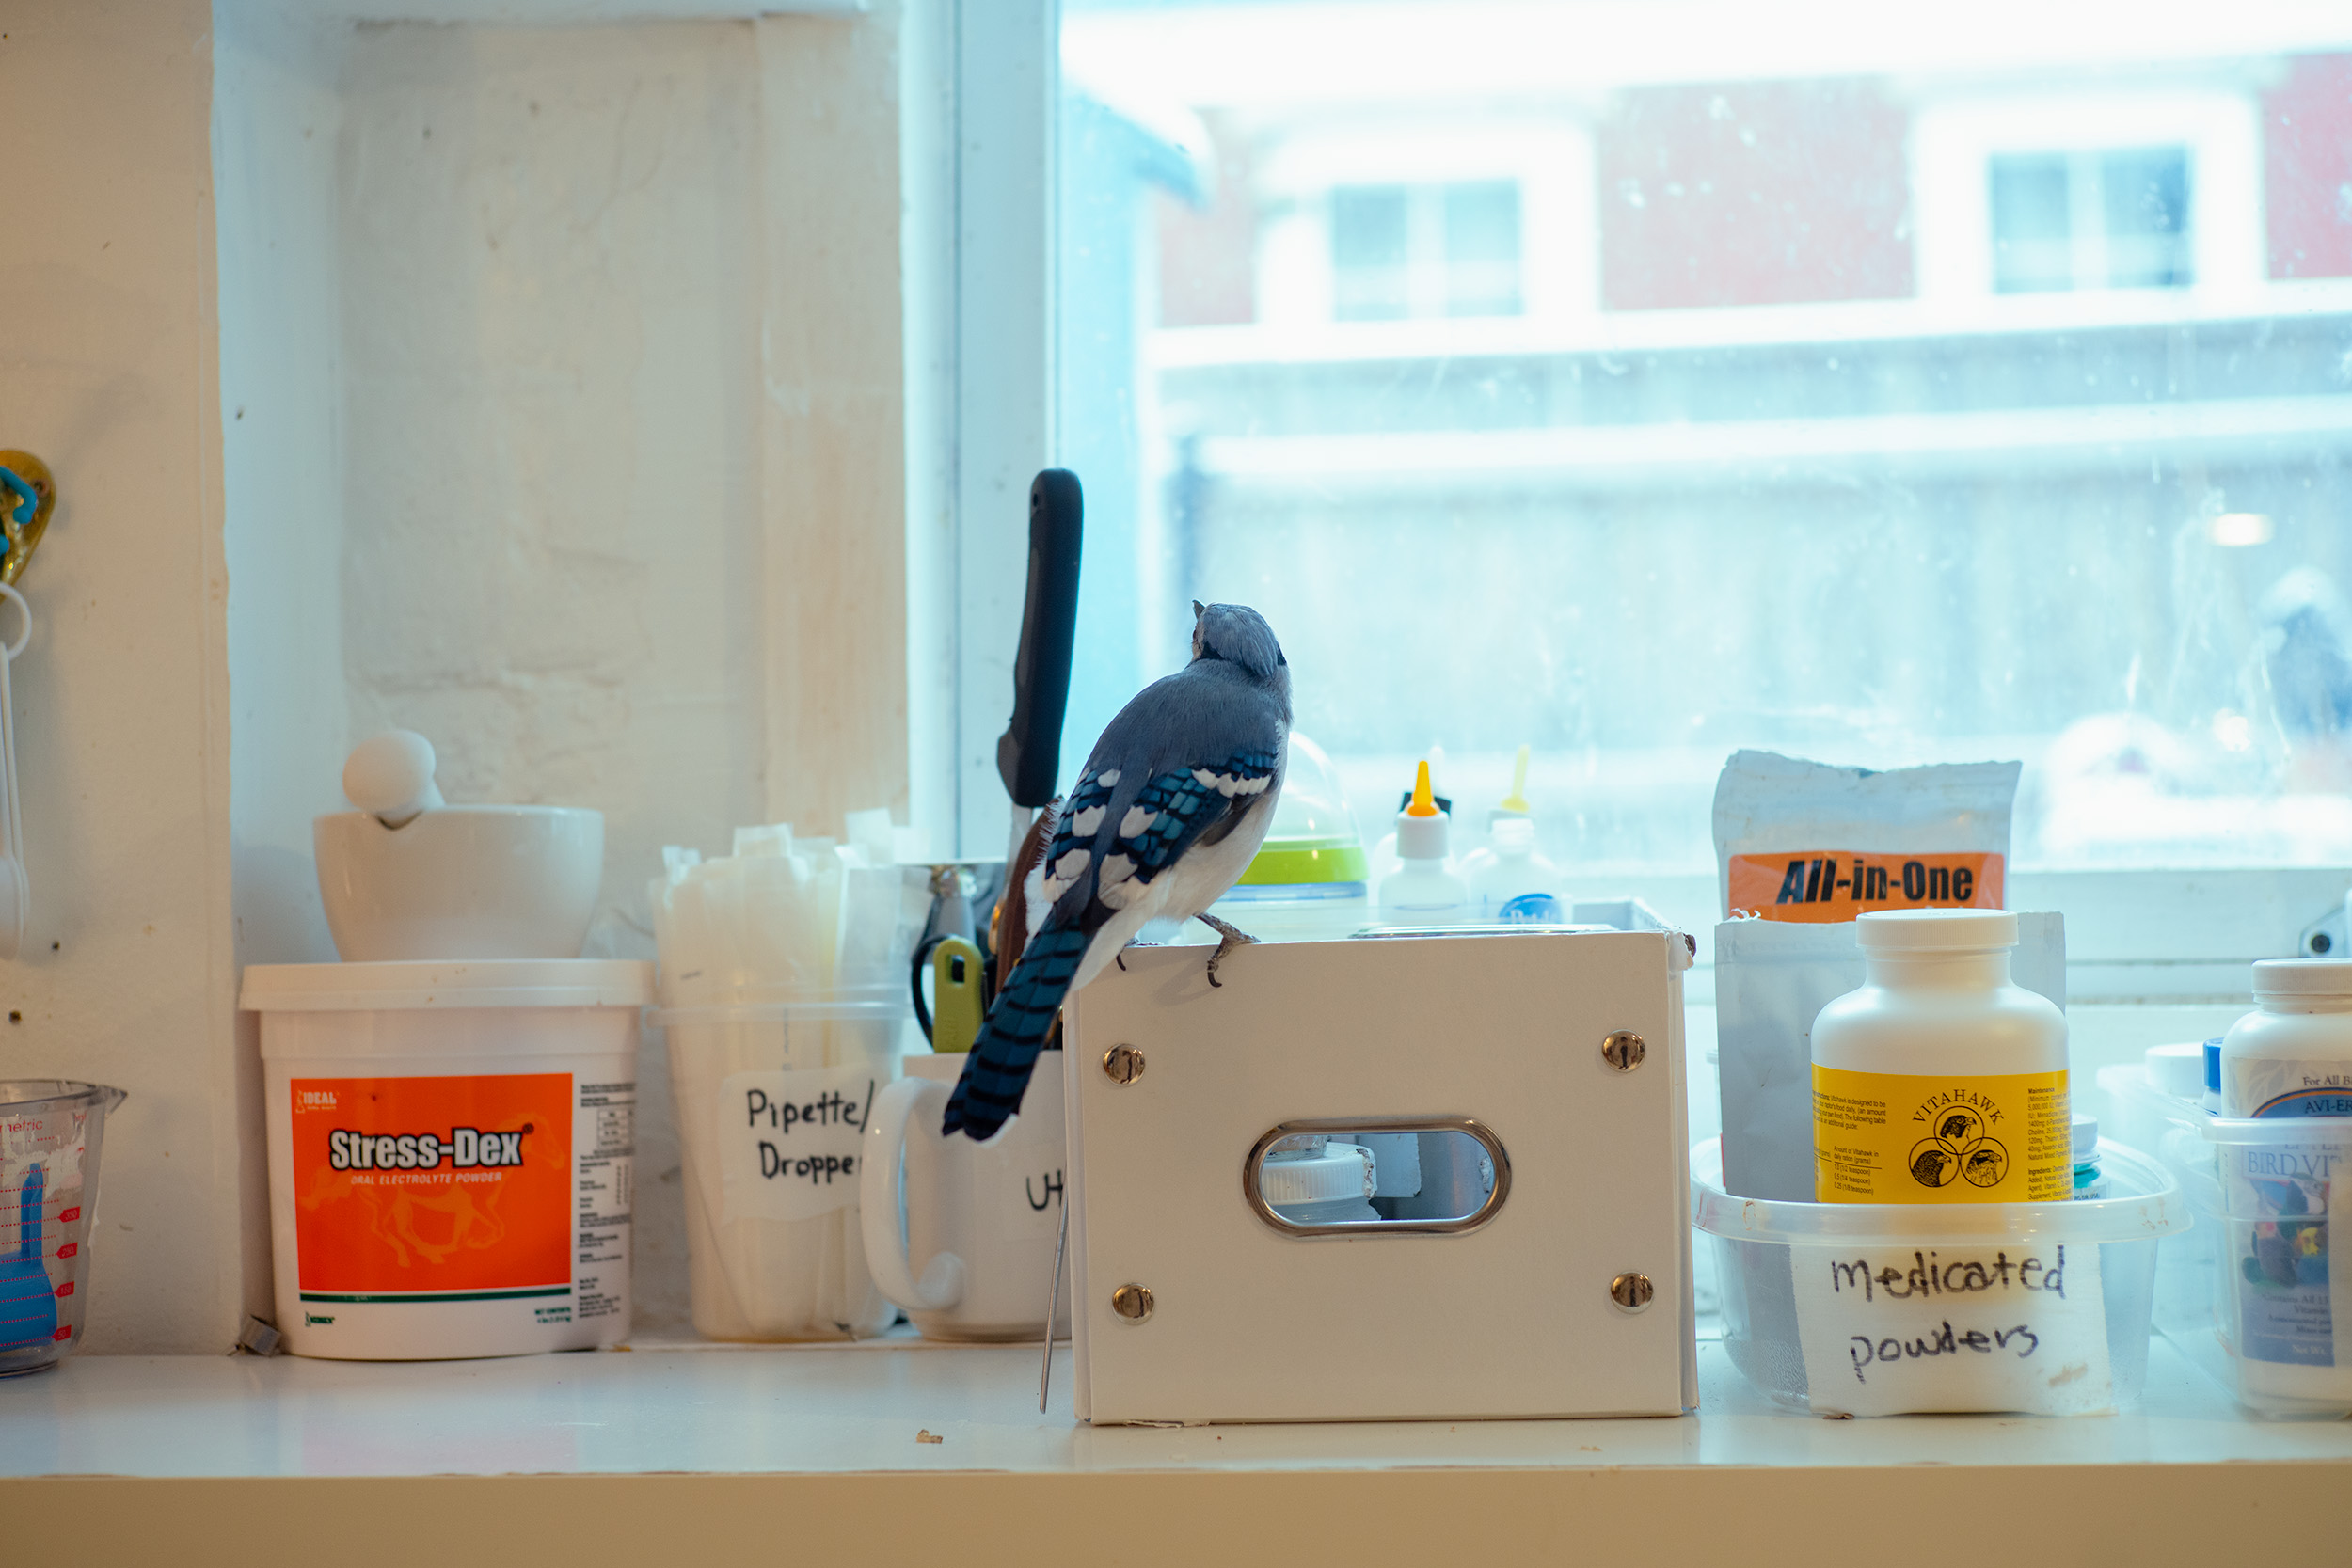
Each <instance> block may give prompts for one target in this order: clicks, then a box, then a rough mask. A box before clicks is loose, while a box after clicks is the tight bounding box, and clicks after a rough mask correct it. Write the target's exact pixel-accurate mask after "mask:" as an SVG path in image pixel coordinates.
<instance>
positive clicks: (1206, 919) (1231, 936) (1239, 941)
mask: <svg viewBox="0 0 2352 1568" xmlns="http://www.w3.org/2000/svg"><path fill="white" fill-rule="evenodd" d="M1198 918H1199V920H1200V924H1201V925H1203V926H1206V927H1208V928H1209V929H1210V930H1212V931H1215V932H1216V952H1214V953H1212V954H1210V955H1209V984H1211V985H1213V986H1216V987H1218V988H1220V989H1222V988H1223V986H1224V984H1225V982H1224V981H1222V980H1220V979H1218V978H1217V977H1216V966H1217V965H1218V964H1220V963H1223V962H1224V961H1225V955H1226V954H1228V953H1231V952H1232V950H1233V949H1234V948H1236V947H1254V946H1256V945H1257V943H1258V939H1257V938H1256V937H1253V936H1251V935H1250V934H1249V933H1248V931H1245V930H1243V929H1241V928H1240V927H1236V926H1228V925H1227V924H1226V923H1225V922H1224V921H1222V920H1219V919H1218V918H1217V917H1216V916H1215V915H1213V914H1204V915H1200V916H1199V917H1198Z"/></svg>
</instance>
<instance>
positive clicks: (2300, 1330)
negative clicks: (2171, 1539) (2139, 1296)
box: [2221, 958, 2352, 1402]
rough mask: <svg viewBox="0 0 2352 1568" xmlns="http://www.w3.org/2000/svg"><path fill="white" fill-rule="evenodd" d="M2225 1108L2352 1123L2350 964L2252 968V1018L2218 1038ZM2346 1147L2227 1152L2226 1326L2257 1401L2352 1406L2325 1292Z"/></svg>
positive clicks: (2229, 1112) (2290, 1144) (2239, 1147)
mask: <svg viewBox="0 0 2352 1568" xmlns="http://www.w3.org/2000/svg"><path fill="white" fill-rule="evenodd" d="M2221 1106H2222V1115H2224V1116H2229V1117H2255V1118H2260V1119H2270V1118H2274V1117H2352V962H2343V961H2339V960H2329V959H2325V958H2278V959H2269V960H2265V961H2264V962H2262V963H2258V964H2256V965H2255V966H2254V1010H2253V1011H2252V1012H2250V1013H2248V1014H2247V1015H2246V1016H2245V1017H2243V1018H2241V1019H2239V1020H2238V1021H2237V1022H2235V1023H2233V1024H2232V1025H2231V1026H2230V1032H2229V1034H2227V1035H2226V1036H2224V1037H2222V1041H2221ZM2342 1147H2343V1146H2342V1145H2341V1144H2338V1143H2335V1142H2323V1141H2320V1140H2316V1139H2314V1140H2312V1141H2311V1142H2308V1143H2298V1142H2294V1141H2291V1140H2287V1139H2283V1138H2282V1139H2281V1140H2280V1142H2277V1143H2265V1144H2234V1145H2230V1146H2226V1147H2225V1148H2224V1150H2223V1156H2222V1159H2223V1164H2222V1171H2223V1182H2222V1185H2223V1187H2224V1189H2225V1190H2226V1194H2227V1198H2228V1202H2229V1207H2230V1212H2231V1215H2232V1218H2231V1221H2230V1223H2229V1226H2228V1232H2229V1234H2228V1243H2229V1246H2230V1253H2229V1255H2228V1257H2227V1259H2225V1263H2224V1266H2225V1267H2226V1268H2227V1269H2228V1271H2229V1273H2228V1275H2227V1276H2226V1277H2227V1278H2228V1279H2229V1280H2230V1281H2231V1283H2232V1284H2233V1286H2234V1291H2233V1295H2234V1297H2235V1309H2234V1312H2233V1313H2231V1314H2230V1318H2231V1321H2230V1323H2229V1324H2228V1326H2229V1327H2230V1329H2231V1331H2232V1333H2231V1338H2232V1340H2233V1344H2234V1345H2235V1348H2236V1351H2237V1354H2238V1375H2239V1378H2240V1380H2241V1381H2242V1382H2243V1384H2244V1386H2245V1390H2246V1392H2248V1393H2249V1394H2263V1395H2268V1396H2271V1397H2273V1398H2278V1399H2283V1400H2290V1401H2292V1400H2296V1399H2310V1400H2317V1401H2326V1402H2342V1401H2343V1400H2344V1399H2346V1398H2352V1347H2346V1349H2345V1350H2344V1351H2343V1352H2339V1350H2338V1348H2337V1345H2336V1332H2335V1323H2336V1317H2337V1308H2336V1307H2335V1305H2334V1300H2333V1294H2332V1291H2331V1290H2330V1287H2329V1283H2328V1281H2329V1275H2330V1270H2329V1268H2328V1263H2329V1253H2330V1250H2331V1249H2330V1247H2329V1245H2328V1240H2329V1231H2330V1228H2331V1227H2329V1225H2328V1214H2329V1207H2330V1190H2331V1188H2332V1186H2333V1180H2332V1178H2333V1176H2334V1172H2333V1169H2332V1166H2333V1164H2334V1159H2335V1154H2336V1151H2337V1150H2338V1149H2339V1148H2342ZM2346 1196H2352V1193H2347V1195H2346ZM2346 1305H2347V1307H2352V1303H2347V1304H2346ZM2227 1310H2228V1309H2227V1308H2225V1311H2227Z"/></svg>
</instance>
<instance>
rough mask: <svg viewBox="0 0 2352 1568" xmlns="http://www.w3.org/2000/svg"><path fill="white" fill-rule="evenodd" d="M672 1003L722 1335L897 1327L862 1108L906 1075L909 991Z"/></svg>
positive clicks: (707, 1326)
mask: <svg viewBox="0 0 2352 1568" xmlns="http://www.w3.org/2000/svg"><path fill="white" fill-rule="evenodd" d="M780 994H784V993H782V992H772V991H771V992H770V993H768V998H765V999H761V1000H747V1001H742V1002H739V1003H736V1004H734V1005H729V1006H678V1007H667V1008H662V1009H660V1010H658V1011H657V1012H655V1013H654V1015H653V1022H656V1023H659V1024H660V1025H661V1026H662V1027H663V1028H664V1029H665V1030H666V1031H667V1032H668V1035H669V1042H670V1083H671V1085H672V1087H673V1089H674V1090H675V1096H676V1101H677V1117H678V1131H679V1136H680V1141H681V1143H682V1144H683V1145H684V1152H685V1164H686V1251H687V1280H688V1289H689V1293H690V1296H691V1301H692V1306H693V1316H694V1328H695V1330H696V1332H698V1333H700V1334H703V1335H705V1336H706V1337H707V1338H713V1339H737V1340H808V1339H844V1338H850V1339H863V1338H870V1337H872V1336H874V1335H877V1334H880V1333H881V1332H882V1330H883V1329H885V1328H887V1327H889V1326H890V1324H891V1323H892V1321H893V1320H894V1319H895V1318H896V1317H897V1315H898V1312H897V1308H895V1307H892V1306H891V1304H890V1303H889V1301H888V1300H886V1299H885V1298H884V1297H883V1295H882V1291H881V1289H880V1288H879V1287H877V1286H876V1284H875V1283H874V1277H873V1275H872V1273H871V1272H870V1271H869V1270H868V1268H867V1266H866V1239H865V1233H864V1228H863V1226H862V1224H861V1222H860V1219H859V1215H858V1188H859V1174H860V1173H859V1171H858V1169H857V1165H856V1162H857V1161H858V1160H860V1159H862V1158H863V1157H864V1151H863V1148H862V1138H863V1134H864V1132H865V1127H866V1113H867V1111H868V1110H869V1109H870V1108H871V1106H872V1104H873V1101H874V1097H875V1096H876V1095H877V1094H878V1093H879V1092H880V1090H881V1088H882V1085H885V1084H888V1083H889V1082H890V1081H891V1080H893V1079H895V1078H897V1077H898V1072H899V1068H898V1062H899V1057H900V1054H901V1053H902V1052H903V1051H904V1050H905V1048H906V1045H907V1043H908V1041H907V1038H906V1034H907V1031H908V1030H909V1029H911V1028H912V1026H913V1022H914V1012H913V1009H912V1007H911V1006H910V1004H909V1002H908V998H907V992H906V989H905V987H904V986H903V984H897V985H888V986H880V985H877V986H871V987H866V988H864V989H862V990H841V991H837V992H834V993H833V994H832V995H830V996H823V995H815V994H809V993H801V995H800V997H799V999H798V1000H794V1001H776V1000H772V997H774V996H776V995H780Z"/></svg>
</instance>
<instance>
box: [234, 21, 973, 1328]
mask: <svg viewBox="0 0 2352 1568" xmlns="http://www.w3.org/2000/svg"><path fill="white" fill-rule="evenodd" d="M221 9H222V24H221V39H220V63H219V69H220V72H221V75H220V84H221V86H220V98H219V111H218V114H217V117H216V119H217V141H218V146H219V157H220V160H221V165H222V192H221V254H222V262H221V267H222V273H223V276H224V277H226V278H228V279H229V280H230V281H229V285H228V287H227V288H226V289H225V290H224V294H223V303H222V324H221V331H222V336H223V356H224V357H223V364H224V372H223V373H224V386H225V387H226V388H228V389H229V400H230V404H233V405H235V406H238V407H242V408H244V409H245V418H244V419H242V420H239V419H237V418H236V417H235V415H234V414H233V413H232V414H231V416H230V424H229V427H228V429H229V435H228V444H229V454H230V473H229V536H230V552H231V559H232V563H233V565H234V567H235V574H234V578H233V581H232V594H231V600H230V631H231V655H232V658H231V663H232V671H233V674H234V680H235V686H234V690H235V694H236V699H237V706H236V712H237V725H238V727H237V729H236V731H235V746H236V769H235V772H236V780H237V790H236V794H235V801H234V808H233V813H234V817H235V822H236V828H237V845H238V859H237V865H238V886H237V898H238V913H239V917H240V918H239V930H240V934H241V942H240V953H239V958H240V960H241V961H271V960H277V961H310V960H326V959H331V958H332V957H333V951H332V947H331V944H330V943H329V942H327V940H326V933H325V930H324V923H323V920H322V919H321V918H320V917H319V914H318V911H317V896H316V889H315V882H314V880H313V872H312V869H311V864H310V856H309V843H310V817H311V816H312V815H314V814H315V813H318V812H321V811H330V810H337V809H341V808H342V800H341V798H340V788H339V784H338V770H339V768H340V765H341V760H342V753H343V752H344V750H345V749H346V748H347V747H348V746H349V745H350V744H351V743H352V742H353V741H355V740H357V739H359V738H362V737H364V736H367V735H370V734H373V733H374V732H375V731H377V730H380V729H383V728H386V727H388V726H392V725H399V726H402V727H406V728H412V729H416V730H419V731H421V732H422V733H424V734H425V735H427V736H431V737H432V739H433V740H434V742H435V744H436V746H437V749H438V751H439V753H440V759H441V760H440V783H441V786H442V788H443V791H444V792H445V794H446V795H447V796H448V798H449V799H450V800H452V801H454V802H465V801H525V802H528V801H544V802H554V803H562V804H567V805H584V806H593V807H596V808H597V809H599V810H601V811H602V812H603V813H604V814H605V818H606V830H607V832H606V870H605V886H604V893H603V898H602V908H601V910H600V912H599V914H598V917H597V921H596V927H595V929H594V931H593V933H592V935H591V938H590V943H589V952H590V954H591V956H614V957H628V958H651V957H653V946H652V940H651V936H650V921H649V915H648V911H647V906H646V898H645V893H644V888H645V883H646V881H647V879H649V878H651V877H652V876H653V875H654V874H655V872H656V871H657V870H658V869H659V866H660V847H661V846H662V845H664V844H688V845H693V846H697V847H701V848H703V849H705V850H706V851H709V850H719V849H723V848H724V847H726V845H727V842H728V838H729V835H730V833H731V831H732V829H733V828H734V827H735V826H736V825H738V824H740V823H749V822H757V821H763V820H770V819H773V818H781V817H790V818H794V819H796V820H798V821H800V822H801V823H802V824H803V827H804V828H822V827H824V826H825V824H826V822H827V819H828V818H829V817H830V818H832V819H833V820H832V826H833V827H834V828H837V826H838V820H837V818H838V814H839V812H840V811H841V810H843V809H845V808H846V807H856V806H865V805H874V804H890V805H893V806H896V807H898V809H899V811H900V812H901V813H903V812H904V810H905V808H906V806H907V802H908V788H907V783H906V728H907V718H906V716H907V697H906V675H905V672H906V669H907V657H908V655H907V641H908V639H907V633H906V630H905V627H906V626H907V615H906V610H905V602H906V594H907V589H906V586H905V583H904V578H903V555H904V544H903V541H904V536H905V528H906V524H905V516H904V505H905V501H904V496H905V486H906V478H905V474H906V467H907V462H908V459H907V452H906V449H905V444H904V437H903V436H902V434H901V429H900V425H899V417H898V402H899V399H900V397H901V395H902V390H903V387H904V382H905V378H906V375H907V371H908V360H909V354H908V351H907V350H906V348H905V345H904V344H903V343H902V341H901V335H900V325H899V316H900V310H901V306H900V302H899V290H898V276H899V273H898V261H899V257H898V250H899V245H898V227H899V222H900V212H899V202H898V169H897V165H898V138H897V134H896V116H897V113H898V90H897V79H896V72H897V71H898V69H899V67H898V54H897V45H898V37H897V30H896V29H897V20H896V12H895V9H892V8H882V10H880V11H878V12H877V13H876V14H875V15H872V16H869V17H867V18H866V19H864V20H862V21H846V20H844V21H834V20H819V19H811V18H782V19H765V20H760V21H757V22H753V21H734V22H700V23H694V22H688V23H662V24H628V25H606V26H572V27H531V28H522V27H496V26H480V25H466V26H447V25H427V24H386V25H369V26H364V27H355V26H353V25H352V24H349V23H347V22H346V23H324V24H322V23H318V22H316V21H314V20H312V19H311V18H310V17H309V16H307V15H305V14H303V13H302V12H301V8H284V7H281V6H278V4H276V3H275V0H254V3H252V4H246V3H243V0H236V3H231V0H222V6H221ZM878 599H879V600H881V601H882V604H881V610H880V612H879V613H877V612H876V608H875V606H876V601H877V600H878ZM941 796H942V798H941V800H940V803H939V805H938V806H936V807H935V808H934V809H937V810H941V811H944V810H945V800H944V792H941ZM248 1044H249V1041H248ZM639 1076H640V1110H639V1118H638V1139H639V1157H638V1185H637V1189H636V1193H637V1245H636V1259H637V1269H636V1295H637V1309H638V1310H637V1319H638V1325H639V1329H640V1332H641V1333H661V1332H673V1331H683V1330H684V1329H685V1324H686V1302H685V1264H684V1256H683V1241H682V1229H683V1211H682V1203H683V1196H682V1192H681V1189H680V1187H679V1160H678V1155H677V1146H676V1132H675V1117H674V1116H673V1114H672V1110H671V1105H670V1101H669V1085H668V1068H667V1061H666V1056H665V1053H664V1052H663V1050H662V1041H661V1037H660V1032H659V1031H658V1030H656V1031H649V1032H648V1034H647V1037H646V1039H645V1042H644V1050H643V1052H642V1053H641V1059H640V1073H639ZM248 1098H250V1097H248ZM255 1103H257V1104H258V1101H255Z"/></svg>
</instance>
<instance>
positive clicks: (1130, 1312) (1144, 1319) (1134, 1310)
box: [1111, 1285, 1152, 1323]
mask: <svg viewBox="0 0 2352 1568" xmlns="http://www.w3.org/2000/svg"><path fill="white" fill-rule="evenodd" d="M1111 1310H1112V1311H1114V1312H1116V1313H1118V1314H1119V1315H1120V1317H1122V1318H1124V1319H1126V1320H1127V1321H1128V1322H1129V1323H1150V1322H1151V1321H1152V1287H1151V1286H1149V1285H1121V1286H1120V1288H1119V1289H1118V1290H1116V1291H1112V1292H1111Z"/></svg>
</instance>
